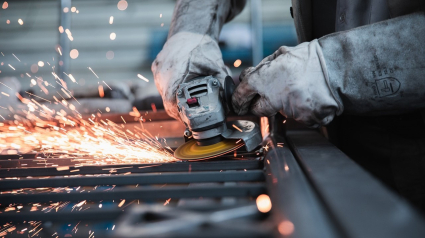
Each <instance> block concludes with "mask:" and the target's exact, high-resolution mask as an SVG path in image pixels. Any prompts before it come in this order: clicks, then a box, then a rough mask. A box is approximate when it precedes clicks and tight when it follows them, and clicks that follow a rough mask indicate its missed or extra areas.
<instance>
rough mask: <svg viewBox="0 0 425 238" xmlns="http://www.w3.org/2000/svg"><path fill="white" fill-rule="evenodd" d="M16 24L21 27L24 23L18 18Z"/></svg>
mask: <svg viewBox="0 0 425 238" xmlns="http://www.w3.org/2000/svg"><path fill="white" fill-rule="evenodd" d="M18 23H19V25H21V26H22V25H23V24H24V21H22V19H21V18H19V19H18Z"/></svg>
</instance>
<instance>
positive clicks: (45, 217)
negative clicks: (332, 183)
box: [0, 208, 123, 224]
mask: <svg viewBox="0 0 425 238" xmlns="http://www.w3.org/2000/svg"><path fill="white" fill-rule="evenodd" d="M122 213H123V211H122V208H120V209H95V210H94V209H93V210H92V209H90V210H87V211H79V212H68V211H67V212H62V211H60V212H49V213H45V212H20V213H10V212H9V213H1V214H0V223H3V224H4V223H7V222H22V221H54V222H72V221H90V220H91V221H96V222H98V221H109V220H115V219H117V218H118V217H119V216H120V215H121V214H122Z"/></svg>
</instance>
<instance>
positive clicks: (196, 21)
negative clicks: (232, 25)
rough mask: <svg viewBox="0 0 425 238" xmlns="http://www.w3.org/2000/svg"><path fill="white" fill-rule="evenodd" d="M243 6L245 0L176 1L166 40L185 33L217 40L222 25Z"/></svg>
mask: <svg viewBox="0 0 425 238" xmlns="http://www.w3.org/2000/svg"><path fill="white" fill-rule="evenodd" d="M244 6H245V0H243V1H241V0H231V1H228V0H208V1H205V0H178V1H177V3H176V6H175V7H174V12H173V17H172V21H171V26H170V31H169V33H168V38H170V37H171V36H173V35H175V34H176V33H178V32H182V31H186V32H192V33H198V34H202V35H205V34H206V35H209V36H210V37H212V38H214V39H215V40H218V37H219V35H220V31H221V28H222V26H223V24H224V23H225V22H228V21H230V20H231V19H233V18H234V17H235V16H236V15H237V14H239V13H240V12H241V11H242V9H243V7H244Z"/></svg>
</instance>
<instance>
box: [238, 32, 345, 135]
mask: <svg viewBox="0 0 425 238" xmlns="http://www.w3.org/2000/svg"><path fill="white" fill-rule="evenodd" d="M240 79H241V83H240V84H239V85H238V87H237V88H236V90H235V92H234V94H233V97H232V104H233V108H234V110H235V112H236V113H237V114H239V115H243V114H246V113H247V112H248V111H251V112H252V113H253V114H255V115H257V116H267V117H270V116H273V115H275V114H276V113H277V112H280V113H282V114H283V115H284V116H285V117H287V118H294V119H295V120H297V121H300V122H303V123H305V124H307V125H308V126H310V127H317V126H319V125H326V124H328V123H329V122H331V121H332V119H333V118H334V117H335V115H339V114H340V113H342V105H339V104H338V103H337V102H338V100H337V99H336V98H335V95H333V94H332V92H331V90H330V89H329V84H328V76H327V70H326V64H325V62H324V59H323V55H322V51H321V48H320V45H319V44H318V41H317V40H313V41H312V42H306V43H302V44H300V45H298V46H296V47H286V46H282V47H280V48H279V49H278V50H277V51H276V52H275V53H274V54H272V55H270V56H268V57H266V58H265V59H263V61H261V62H260V63H259V64H258V65H257V66H256V67H250V68H247V69H246V70H244V71H243V72H242V74H241V76H240Z"/></svg>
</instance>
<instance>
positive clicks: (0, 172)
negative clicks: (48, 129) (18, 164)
mask: <svg viewBox="0 0 425 238" xmlns="http://www.w3.org/2000/svg"><path fill="white" fill-rule="evenodd" d="M262 168H263V162H262V161H260V160H255V159H252V160H225V161H208V162H207V161H205V162H175V163H164V164H124V165H102V166H82V167H77V166H76V167H73V166H70V167H69V170H61V171H58V170H57V169H56V168H55V167H49V168H28V169H24V168H21V169H0V178H6V177H27V176H33V177H34V176H60V175H75V174H109V173H113V174H120V173H128V172H131V173H156V172H191V171H220V170H244V169H246V170H252V169H262ZM76 170H78V171H76ZM71 171H74V172H71ZM111 171H112V172H111Z"/></svg>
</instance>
